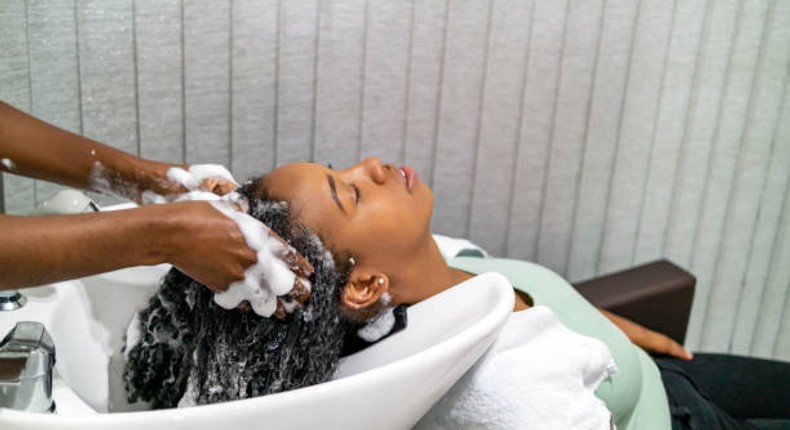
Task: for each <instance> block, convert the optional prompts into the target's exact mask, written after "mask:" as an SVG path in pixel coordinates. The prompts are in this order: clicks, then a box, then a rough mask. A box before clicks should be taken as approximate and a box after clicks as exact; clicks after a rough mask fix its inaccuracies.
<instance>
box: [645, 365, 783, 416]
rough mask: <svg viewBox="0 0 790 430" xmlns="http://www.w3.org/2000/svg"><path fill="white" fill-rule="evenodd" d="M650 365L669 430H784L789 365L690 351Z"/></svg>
mask: <svg viewBox="0 0 790 430" xmlns="http://www.w3.org/2000/svg"><path fill="white" fill-rule="evenodd" d="M656 364H658V368H659V370H660V371H661V379H662V381H663V382H664V388H665V389H666V391H667V398H668V400H669V409H670V413H671V414H672V430H703V429H704V430H707V429H711V430H714V429H715V430H719V429H721V430H730V429H733V430H735V429H749V430H779V429H783V430H790V363H783V362H778V361H769V360H761V359H757V358H748V357H739V356H733V355H718V354H695V355H694V359H693V360H692V361H682V360H677V359H672V358H656Z"/></svg>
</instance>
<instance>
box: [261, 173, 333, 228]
mask: <svg viewBox="0 0 790 430" xmlns="http://www.w3.org/2000/svg"><path fill="white" fill-rule="evenodd" d="M330 173H332V170H330V169H328V168H326V167H324V166H322V165H320V164H315V163H293V164H287V165H285V166H282V167H279V168H277V169H275V170H273V171H272V172H271V173H269V174H268V175H266V176H265V177H264V179H263V186H264V187H265V188H266V189H267V191H268V193H269V194H270V195H271V197H273V198H275V199H277V200H285V201H287V202H288V203H289V204H290V205H291V207H292V208H293V209H294V210H295V213H296V214H297V215H298V217H299V218H300V219H301V221H302V222H304V223H306V224H307V225H308V226H310V227H313V228H315V227H320V225H318V223H317V221H318V220H321V219H324V218H326V217H329V216H336V214H334V213H333V211H332V208H333V205H334V203H333V202H332V198H331V194H330V191H329V184H328V182H327V174H330ZM335 211H337V208H335Z"/></svg>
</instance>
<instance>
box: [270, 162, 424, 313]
mask: <svg viewBox="0 0 790 430" xmlns="http://www.w3.org/2000/svg"><path fill="white" fill-rule="evenodd" d="M263 186H264V187H265V188H266V189H267V190H268V192H269V194H271V196H272V197H274V198H275V199H281V200H285V201H288V202H289V203H290V205H291V208H292V210H294V213H295V214H296V215H297V216H298V217H299V219H300V220H301V221H302V222H303V223H304V224H306V225H307V226H308V227H309V228H311V229H313V230H314V231H316V232H317V233H318V234H319V236H321V238H322V239H323V240H324V241H325V242H326V243H327V245H328V246H329V247H331V248H332V249H336V250H340V251H347V252H350V253H352V254H353V255H354V258H355V259H356V260H357V261H356V267H358V268H366V269H369V270H370V271H371V272H375V271H379V272H382V273H384V274H386V275H387V277H388V278H389V282H390V291H393V288H392V287H394V286H395V285H396V283H397V281H398V276H399V274H402V273H406V272H407V271H408V270H409V268H410V267H411V262H412V261H413V259H414V258H416V255H418V252H417V251H418V250H419V249H421V247H424V246H425V244H426V243H428V242H427V241H432V240H433V239H432V237H431V231H430V219H431V212H432V210H433V195H432V193H431V191H430V189H429V188H428V187H427V186H426V185H425V184H423V183H422V182H421V181H420V180H419V179H418V178H417V175H416V174H415V173H414V172H413V171H412V170H411V169H410V168H408V167H402V168H397V167H395V166H393V165H390V164H381V161H380V160H379V159H378V158H367V159H365V160H363V161H361V162H360V163H358V164H356V165H354V166H351V167H349V168H348V169H345V170H332V169H330V168H327V167H324V166H322V165H319V164H314V163H295V164H288V165H285V166H283V167H280V168H278V169H276V170H274V171H273V172H271V173H269V174H268V175H266V176H265V178H264V180H263ZM393 299H396V298H395V297H394V296H393ZM401 299H402V300H395V301H396V302H407V303H408V302H410V301H411V300H412V299H411V298H408V297H402V298H401Z"/></svg>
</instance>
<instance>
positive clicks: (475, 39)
mask: <svg viewBox="0 0 790 430" xmlns="http://www.w3.org/2000/svg"><path fill="white" fill-rule="evenodd" d="M788 46H790V1H787V0H756V1H752V0H749V1H746V0H740V1H738V0H685V1H679V0H674V1H663V0H642V1H636V0H566V1H530V0H491V1H490V2H484V1H479V0H447V1H444V2H440V1H434V0H413V1H406V0H401V1H394V0H393V1H376V0H315V1H311V2H306V1H302V0H279V1H276V0H269V1H258V0H229V1H215V0H190V1H180V0H76V1H75V0H26V1H25V0H3V1H2V3H0V98H2V99H3V100H5V101H7V102H9V103H11V104H13V105H15V106H17V107H19V108H21V109H23V110H25V111H28V112H31V113H33V114H34V115H37V116H39V117H41V118H43V119H45V120H48V121H50V122H53V123H55V124H57V125H59V126H61V127H64V128H66V129H69V130H72V131H75V132H78V133H83V134H85V135H86V136H89V137H91V138H95V139H98V140H100V141H103V142H106V143H109V144H111V145H114V146H117V147H119V148H122V149H124V150H127V151H131V152H134V153H139V154H141V155H143V156H146V157H151V158H158V159H163V160H170V161H186V162H190V163H194V162H220V163H223V164H227V165H229V166H230V167H231V168H232V170H233V172H234V173H235V174H236V175H237V176H239V177H246V176H249V175H252V174H256V173H261V172H265V171H267V170H268V169H270V168H271V167H273V166H274V165H278V164H282V163H285V162H289V161H294V160H304V159H312V160H317V161H320V162H330V161H331V162H332V163H333V164H334V165H335V166H338V167H339V166H344V165H347V164H350V163H353V162H355V161H356V160H358V159H360V158H361V157H365V156H368V155H379V156H381V157H382V158H384V159H386V160H388V161H392V162H395V163H406V164H410V165H412V166H414V167H415V168H416V169H417V170H418V171H419V172H420V174H421V176H422V178H423V179H424V180H425V181H426V182H428V183H429V184H431V185H432V186H433V188H434V192H435V196H436V203H437V207H436V216H435V223H434V227H435V230H437V231H438V232H442V233H446V234H450V235H458V236H468V237H471V238H472V239H473V240H474V241H476V242H479V243H481V244H482V245H484V246H485V247H487V248H488V249H489V250H491V251H492V252H493V253H494V254H497V255H501V256H505V255H506V256H511V257H517V258H525V259H530V260H534V261H538V262H540V263H542V264H545V265H547V266H549V267H551V268H553V269H555V270H557V271H559V272H560V273H562V274H564V275H566V276H567V277H569V278H570V279H571V280H579V279H582V278H587V277H591V276H593V275H596V274H598V273H603V272H608V271H612V270H617V269H621V268H624V267H627V266H630V265H633V264H636V263H640V262H644V261H648V260H652V259H655V258H659V257H667V258H669V259H671V260H672V261H674V262H676V263H677V264H680V265H682V266H684V267H686V268H688V269H689V270H691V271H692V272H693V273H694V274H695V275H697V277H698V279H699V284H698V289H697V297H696V300H695V305H694V309H693V315H692V322H691V327H690V329H689V341H688V344H689V346H691V347H692V348H695V349H703V350H710V351H732V352H736V353H740V354H751V355H756V356H764V357H779V358H783V359H788V360H790V300H787V296H788V290H789V289H790V198H788V194H790V187H788V183H790V97H786V95H787V93H788V92H789V91H790V87H789V86H788V84H787V83H788V64H790V49H788ZM4 187H5V194H4V196H5V207H6V210H7V211H8V212H9V213H21V212H24V211H25V210H27V209H28V208H30V207H31V206H32V205H33V204H34V202H35V201H36V200H37V199H41V198H44V197H46V196H47V195H48V194H50V193H51V192H52V191H53V189H55V187H53V186H51V185H48V184H44V183H40V182H34V181H31V180H27V179H20V178H15V177H12V176H7V175H6V176H5V178H4Z"/></svg>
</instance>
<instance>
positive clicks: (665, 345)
mask: <svg viewBox="0 0 790 430" xmlns="http://www.w3.org/2000/svg"><path fill="white" fill-rule="evenodd" d="M528 308H529V305H528V304H527V303H526V302H525V301H524V299H523V298H522V297H521V296H520V295H518V294H516V301H515V305H514V306H513V311H514V312H517V311H521V310H524V309H528ZM598 310H599V311H600V312H601V313H602V314H603V316H605V317H606V318H607V319H608V320H609V321H611V322H612V323H613V324H614V325H616V326H617V328H619V329H620V331H622V332H623V333H624V334H625V335H626V336H627V337H628V339H629V340H630V341H631V342H632V343H634V344H635V345H636V346H638V347H640V348H642V349H644V350H645V351H648V352H654V353H659V354H666V355H669V356H672V357H676V358H680V359H682V360H691V359H692V358H693V356H692V354H691V353H690V352H689V351H688V350H686V348H684V347H683V345H681V344H679V343H677V342H675V341H674V340H672V339H671V338H670V337H668V336H666V335H663V334H661V333H658V332H656V331H653V330H650V329H649V328H647V327H644V326H642V325H639V324H637V323H635V322H633V321H631V320H629V319H628V318H624V317H621V316H619V315H616V314H613V313H611V312H609V311H607V310H605V309H602V308H598Z"/></svg>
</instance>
